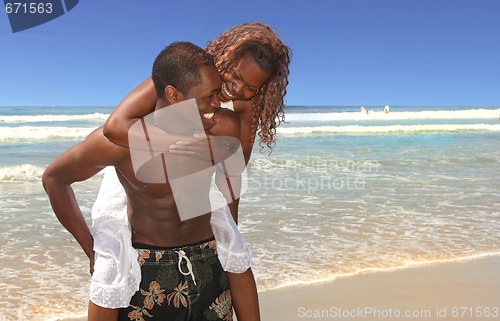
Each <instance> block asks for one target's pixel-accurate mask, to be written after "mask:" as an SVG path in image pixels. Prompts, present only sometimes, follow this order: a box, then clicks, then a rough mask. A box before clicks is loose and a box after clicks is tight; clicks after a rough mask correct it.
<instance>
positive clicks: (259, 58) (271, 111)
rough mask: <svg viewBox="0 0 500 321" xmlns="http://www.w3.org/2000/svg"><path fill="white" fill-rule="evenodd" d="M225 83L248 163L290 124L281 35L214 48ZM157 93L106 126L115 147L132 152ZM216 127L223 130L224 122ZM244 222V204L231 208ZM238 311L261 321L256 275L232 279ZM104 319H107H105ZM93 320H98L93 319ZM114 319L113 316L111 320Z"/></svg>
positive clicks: (224, 40)
mask: <svg viewBox="0 0 500 321" xmlns="http://www.w3.org/2000/svg"><path fill="white" fill-rule="evenodd" d="M206 50H207V51H208V52H209V53H211V54H212V55H214V57H215V62H216V67H217V68H218V70H219V72H220V74H221V77H222V81H223V84H222V87H221V90H220V92H219V93H218V96H219V99H220V100H221V102H223V107H228V108H230V109H233V110H234V111H235V112H236V114H237V115H238V117H239V119H240V125H241V130H240V137H239V139H240V143H241V147H242V150H243V154H244V158H245V162H246V163H248V161H249V159H250V155H251V152H252V148H253V145H254V141H255V137H256V136H257V135H258V136H259V139H260V142H259V144H260V146H261V150H262V149H263V148H265V147H268V148H269V149H271V150H272V147H273V145H274V143H275V140H276V127H277V126H278V125H279V124H280V123H281V122H282V121H283V120H284V100H283V98H284V96H285V94H286V86H287V85H288V74H289V64H290V50H289V48H288V47H286V46H285V45H284V44H283V43H282V42H281V40H280V39H279V38H278V37H277V36H276V34H275V32H274V31H273V30H272V29H271V28H270V27H269V26H267V25H265V24H262V23H246V24H241V25H237V26H235V27H233V28H231V29H229V30H227V31H226V32H224V33H222V34H220V35H219V36H218V37H217V38H216V39H215V40H213V41H211V42H209V43H208V45H207V47H206ZM155 102H156V93H155V89H154V86H153V82H152V80H151V78H148V79H146V80H145V81H144V82H143V83H142V84H140V85H139V86H138V87H137V88H135V89H134V90H133V91H132V92H131V93H130V94H129V95H128V96H127V97H126V98H125V99H124V100H123V101H122V102H121V103H120V105H119V106H118V107H117V108H116V109H115V110H114V111H113V113H112V114H111V116H110V117H109V119H108V120H107V122H106V124H105V126H104V134H105V135H106V136H107V137H108V138H109V139H110V140H111V141H113V142H114V143H116V144H118V145H122V146H128V135H127V133H128V130H129V128H130V127H131V126H132V125H133V124H134V123H135V122H136V121H137V120H139V119H140V118H142V117H144V116H146V115H148V114H150V113H151V112H152V111H153V110H154V106H155ZM216 126H223V123H222V122H220V123H218V124H217V125H216ZM196 151H197V148H196V147H193V144H190V145H187V144H179V145H176V146H171V147H170V152H172V153H177V154H186V155H193V153H194V154H196ZM229 208H230V210H231V214H232V215H233V217H234V221H236V222H238V200H236V201H234V202H232V203H231V204H229ZM227 274H228V279H229V282H230V287H231V288H232V289H234V290H233V291H232V300H233V305H234V308H235V310H236V313H237V315H238V319H239V320H240V321H245V320H260V317H259V309H258V299H257V290H256V286H255V280H254V278H253V274H252V271H251V269H248V270H247V272H245V273H241V274H235V273H227ZM107 313H111V314H110V315H111V316H112V317H114V318H115V319H116V314H113V313H115V312H114V311H113V310H109V309H103V308H99V307H98V306H96V305H95V304H92V303H90V305H89V321H92V320H100V319H101V318H104V316H105V315H106V314H107ZM101 316H102V317H101ZM91 317H92V318H91ZM106 317H107V318H108V316H107V315H106Z"/></svg>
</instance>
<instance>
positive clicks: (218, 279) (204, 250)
mask: <svg viewBox="0 0 500 321" xmlns="http://www.w3.org/2000/svg"><path fill="white" fill-rule="evenodd" d="M133 246H134V248H135V249H136V250H137V252H138V253H139V258H138V261H139V265H140V266H141V274H142V278H141V284H140V286H139V291H137V292H136V293H135V294H134V296H133V297H132V299H131V301H130V305H129V307H128V308H123V309H120V311H119V318H118V320H119V321H131V320H132V321H144V320H150V321H156V320H169V321H181V320H182V321H188V320H193V321H202V320H207V321H215V320H224V321H232V320H233V306H232V302H231V293H230V291H229V285H228V280H227V277H226V273H225V272H224V270H223V269H222V267H221V265H220V262H219V260H218V258H217V247H216V243H215V240H213V239H211V240H207V241H203V242H200V243H197V244H193V245H187V246H183V247H178V248H159V247H155V246H150V245H144V244H140V243H134V244H133Z"/></svg>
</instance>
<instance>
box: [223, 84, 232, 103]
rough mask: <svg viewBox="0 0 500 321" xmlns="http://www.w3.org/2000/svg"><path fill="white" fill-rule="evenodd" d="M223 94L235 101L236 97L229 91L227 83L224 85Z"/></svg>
mask: <svg viewBox="0 0 500 321" xmlns="http://www.w3.org/2000/svg"><path fill="white" fill-rule="evenodd" d="M222 92H224V95H226V96H227V97H229V98H230V99H234V98H235V97H234V96H233V95H232V94H231V92H230V91H229V89H227V85H226V84H225V83H223V84H222Z"/></svg>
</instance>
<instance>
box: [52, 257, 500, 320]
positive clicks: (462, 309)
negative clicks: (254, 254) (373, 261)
mask: <svg viewBox="0 0 500 321" xmlns="http://www.w3.org/2000/svg"><path fill="white" fill-rule="evenodd" d="M259 298H260V305H261V315H262V320H263V321H266V320H269V321H270V320H273V321H293V320H349V321H361V320H363V321H371V320H421V321H422V320H425V321H433V320H500V256H491V257H486V258H480V259H474V260H468V261H463V262H461V261H457V262H447V263H435V264H431V265H425V266H419V267H412V268H405V269H400V270H392V271H384V272H365V273H361V274H357V275H354V276H349V277H340V278H338V279H336V280H335V281H332V282H328V283H321V284H314V285H304V286H293V287H287V288H282V289H277V290H272V291H267V292H264V293H261V294H260V296H259ZM407 313H409V315H408V316H406V314H407ZM85 320H86V318H76V319H75V318H73V319H64V321H85ZM61 321H62V320H61Z"/></svg>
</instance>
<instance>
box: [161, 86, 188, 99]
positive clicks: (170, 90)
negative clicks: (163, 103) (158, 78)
mask: <svg viewBox="0 0 500 321" xmlns="http://www.w3.org/2000/svg"><path fill="white" fill-rule="evenodd" d="M164 92H165V99H166V100H167V101H168V102H169V103H170V104H175V103H178V102H179V101H182V100H184V99H183V95H182V93H181V92H180V91H179V90H177V88H175V87H174V86H172V85H168V86H167V87H165V89H164Z"/></svg>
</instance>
